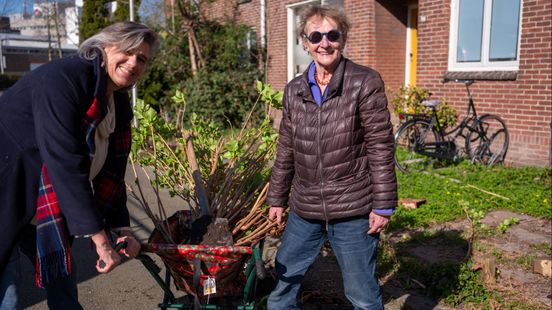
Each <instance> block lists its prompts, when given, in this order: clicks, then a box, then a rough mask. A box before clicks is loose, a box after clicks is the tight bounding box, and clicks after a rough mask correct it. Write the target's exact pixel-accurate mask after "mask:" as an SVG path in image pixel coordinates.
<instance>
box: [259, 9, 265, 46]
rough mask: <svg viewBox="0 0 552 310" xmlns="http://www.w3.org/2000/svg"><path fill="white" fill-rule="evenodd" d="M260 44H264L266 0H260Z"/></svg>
mask: <svg viewBox="0 0 552 310" xmlns="http://www.w3.org/2000/svg"><path fill="white" fill-rule="evenodd" d="M260 7H261V46H262V47H265V44H266V38H265V36H266V20H265V19H266V0H261V5H260Z"/></svg>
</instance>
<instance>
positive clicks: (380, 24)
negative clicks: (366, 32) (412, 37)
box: [374, 0, 408, 90]
mask: <svg viewBox="0 0 552 310" xmlns="http://www.w3.org/2000/svg"><path fill="white" fill-rule="evenodd" d="M407 13H408V7H407V6H405V5H404V2H403V1H391V0H378V1H375V15H376V18H375V25H376V36H375V42H376V59H375V63H374V69H376V70H378V71H379V72H380V74H381V77H382V78H383V81H384V82H385V85H386V87H387V88H388V89H393V90H396V89H398V88H399V86H401V85H403V84H404V76H405V65H406V64H405V56H406V24H407V20H408V16H407Z"/></svg>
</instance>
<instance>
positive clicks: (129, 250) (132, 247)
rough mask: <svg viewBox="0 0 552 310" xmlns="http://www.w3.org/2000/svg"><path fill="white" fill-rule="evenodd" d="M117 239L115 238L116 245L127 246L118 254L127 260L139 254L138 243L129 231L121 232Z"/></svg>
mask: <svg viewBox="0 0 552 310" xmlns="http://www.w3.org/2000/svg"><path fill="white" fill-rule="evenodd" d="M119 236H120V237H119V238H117V243H120V242H125V241H126V243H127V246H126V247H124V248H122V249H121V250H119V254H121V255H124V256H126V257H128V258H135V257H136V256H137V255H138V254H140V249H141V247H140V242H138V240H136V238H134V235H132V233H131V232H130V231H129V230H121V232H120V233H119Z"/></svg>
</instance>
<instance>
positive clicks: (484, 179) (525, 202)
mask: <svg viewBox="0 0 552 310" xmlns="http://www.w3.org/2000/svg"><path fill="white" fill-rule="evenodd" d="M397 177H398V182H399V197H400V198H423V199H426V203H425V204H424V205H422V207H420V208H419V209H417V210H415V211H414V212H412V210H405V209H404V208H403V207H399V208H398V210H397V212H396V213H395V215H394V216H393V221H391V222H390V223H389V227H388V230H394V229H399V228H407V227H425V226H427V225H429V224H431V223H439V222H447V221H451V220H455V219H457V218H460V217H465V214H464V211H463V209H462V205H465V206H467V208H469V209H474V210H477V211H483V212H488V211H490V210H493V209H507V210H512V211H514V212H518V213H523V214H528V215H531V216H536V217H544V218H547V219H552V207H551V203H552V172H551V170H550V169H549V168H535V167H503V166H497V167H491V168H489V167H483V166H478V165H472V164H470V163H469V162H467V161H463V162H460V163H459V164H456V165H453V166H448V167H445V168H440V169H433V170H428V171H426V172H425V173H422V172H413V173H409V174H404V173H402V172H400V171H398V172H397Z"/></svg>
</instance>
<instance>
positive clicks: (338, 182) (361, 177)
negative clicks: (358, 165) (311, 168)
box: [327, 170, 370, 187]
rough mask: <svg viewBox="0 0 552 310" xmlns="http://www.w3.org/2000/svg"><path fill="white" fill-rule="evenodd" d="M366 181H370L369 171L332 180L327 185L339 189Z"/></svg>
mask: <svg viewBox="0 0 552 310" xmlns="http://www.w3.org/2000/svg"><path fill="white" fill-rule="evenodd" d="M367 180H368V181H369V180H370V172H369V170H362V171H358V172H355V173H352V174H349V175H346V176H342V177H339V178H336V179H333V180H329V181H328V183H327V185H328V186H329V187H341V186H348V185H352V184H356V183H358V182H362V181H364V182H365V181H367Z"/></svg>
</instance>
